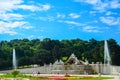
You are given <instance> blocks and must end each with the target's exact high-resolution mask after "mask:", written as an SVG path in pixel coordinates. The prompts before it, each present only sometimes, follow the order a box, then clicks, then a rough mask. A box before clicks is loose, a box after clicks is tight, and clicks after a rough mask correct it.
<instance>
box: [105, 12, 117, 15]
mask: <svg viewBox="0 0 120 80" xmlns="http://www.w3.org/2000/svg"><path fill="white" fill-rule="evenodd" d="M106 15H107V16H110V15H117V13H115V12H111V11H107V12H106Z"/></svg>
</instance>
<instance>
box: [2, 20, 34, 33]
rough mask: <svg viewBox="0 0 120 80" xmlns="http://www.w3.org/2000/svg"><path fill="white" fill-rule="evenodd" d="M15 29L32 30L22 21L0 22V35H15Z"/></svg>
mask: <svg viewBox="0 0 120 80" xmlns="http://www.w3.org/2000/svg"><path fill="white" fill-rule="evenodd" d="M16 28H23V29H28V28H32V27H29V26H27V23H26V22H23V21H21V22H20V21H19V22H17V21H15V22H3V21H0V34H10V35H14V34H17V32H16V31H14V29H16Z"/></svg>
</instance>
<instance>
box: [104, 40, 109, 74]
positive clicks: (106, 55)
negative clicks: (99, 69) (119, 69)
mask: <svg viewBox="0 0 120 80" xmlns="http://www.w3.org/2000/svg"><path fill="white" fill-rule="evenodd" d="M110 68H111V57H110V53H109V48H108V43H107V40H105V41H104V73H105V74H110V73H111V71H110Z"/></svg>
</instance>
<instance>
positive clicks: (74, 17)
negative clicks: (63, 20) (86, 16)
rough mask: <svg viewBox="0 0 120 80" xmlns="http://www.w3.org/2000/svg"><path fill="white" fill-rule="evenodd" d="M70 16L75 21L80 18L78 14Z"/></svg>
mask: <svg viewBox="0 0 120 80" xmlns="http://www.w3.org/2000/svg"><path fill="white" fill-rule="evenodd" d="M69 16H70V17H71V18H73V19H76V18H79V17H80V15H78V14H76V13H70V14H69Z"/></svg>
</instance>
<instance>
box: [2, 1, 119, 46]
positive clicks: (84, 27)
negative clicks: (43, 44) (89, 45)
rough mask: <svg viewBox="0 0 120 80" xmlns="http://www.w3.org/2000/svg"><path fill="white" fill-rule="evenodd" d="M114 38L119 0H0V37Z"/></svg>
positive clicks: (117, 39) (117, 27)
mask: <svg viewBox="0 0 120 80" xmlns="http://www.w3.org/2000/svg"><path fill="white" fill-rule="evenodd" d="M16 38H17V39H23V38H28V39H36V38H39V39H44V38H51V39H58V40H62V39H75V38H80V39H83V40H89V39H91V38H94V39H96V40H104V39H110V38H113V39H115V40H116V41H117V42H118V43H119V44H120V0H0V40H12V39H16Z"/></svg>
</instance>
